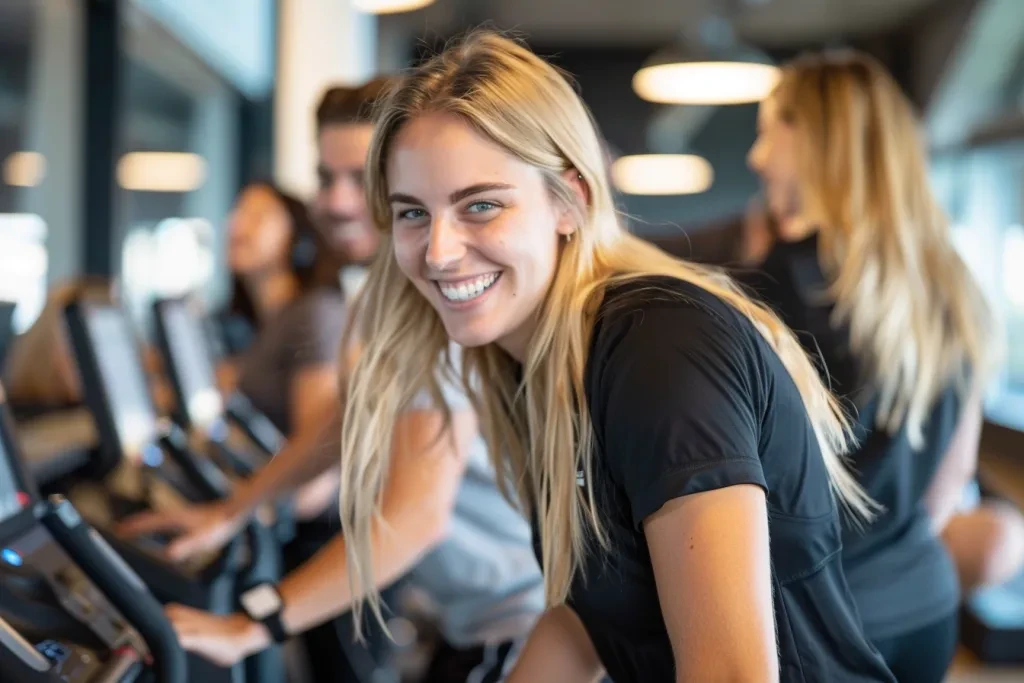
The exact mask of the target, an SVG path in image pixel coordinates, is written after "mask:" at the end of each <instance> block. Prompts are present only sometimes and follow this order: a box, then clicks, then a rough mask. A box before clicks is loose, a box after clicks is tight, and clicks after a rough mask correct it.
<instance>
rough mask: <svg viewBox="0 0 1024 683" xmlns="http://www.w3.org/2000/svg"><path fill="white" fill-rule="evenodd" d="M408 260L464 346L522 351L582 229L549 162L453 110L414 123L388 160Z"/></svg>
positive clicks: (399, 249)
mask: <svg viewBox="0 0 1024 683" xmlns="http://www.w3.org/2000/svg"><path fill="white" fill-rule="evenodd" d="M387 185H388V188H389V191H390V193H391V194H390V197H389V201H390V204H391V210H392V215H393V226H392V227H393V230H394V249H395V259H396V261H397V263H398V266H399V268H401V270H402V272H403V273H404V274H405V276H406V277H408V278H409V280H410V281H412V282H413V284H415V285H416V288H417V289H419V291H420V293H421V294H422V295H423V296H424V297H425V298H426V299H427V301H429V302H430V304H431V305H432V306H433V307H434V308H435V309H436V310H437V312H438V314H439V315H440V316H441V320H442V321H443V323H444V326H445V329H446V330H447V331H448V335H449V337H451V339H452V340H454V341H455V342H456V343H458V344H460V345H462V346H469V347H473V346H481V345H484V344H489V343H491V342H496V343H498V344H499V345H501V346H502V347H503V348H504V349H505V350H506V351H508V352H509V353H510V354H511V355H512V356H513V357H514V358H517V359H519V360H523V359H524V358H525V354H526V350H527V348H528V346H529V342H530V338H531V336H532V334H533V330H534V327H535V325H536V321H537V317H538V312H539V309H540V307H541V306H542V304H543V302H544V298H545V296H546V294H547V291H548V288H549V287H550V285H551V282H552V280H553V278H554V275H555V268H556V267H557V263H558V257H559V252H560V240H561V239H562V237H563V236H565V235H569V234H571V233H572V232H573V230H575V227H576V226H575V224H574V223H573V221H572V219H571V216H572V214H571V212H570V211H569V210H568V209H567V208H565V207H563V206H562V205H561V204H560V203H558V202H555V201H554V200H553V199H552V197H551V195H550V193H549V191H548V189H547V187H546V186H545V183H544V179H543V176H542V175H541V172H540V171H539V170H538V169H537V168H535V167H534V166H531V165H529V164H527V163H525V162H523V161H521V160H520V159H518V158H516V157H514V156H512V155H511V154H509V153H508V152H506V151H505V150H504V149H502V148H501V147H499V146H497V145H496V144H494V143H492V142H491V141H489V140H487V139H486V138H484V137H482V136H481V135H479V134H478V133H477V132H476V131H474V130H473V129H472V128H471V127H470V126H468V125H467V124H466V123H464V122H463V120H462V119H460V118H458V117H455V116H451V115H444V114H434V115H429V116H424V117H421V118H418V119H414V120H413V121H411V122H409V123H407V124H406V125H405V126H404V127H403V128H402V129H401V130H400V131H399V133H398V134H397V136H396V137H395V140H394V141H393V145H392V148H391V153H390V156H389V158H388V164H387Z"/></svg>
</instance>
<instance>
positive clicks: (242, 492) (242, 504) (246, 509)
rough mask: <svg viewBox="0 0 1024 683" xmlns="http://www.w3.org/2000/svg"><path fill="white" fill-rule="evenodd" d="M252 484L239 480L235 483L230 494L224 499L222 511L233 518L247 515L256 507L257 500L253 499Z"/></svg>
mask: <svg viewBox="0 0 1024 683" xmlns="http://www.w3.org/2000/svg"><path fill="white" fill-rule="evenodd" d="M253 498H255V496H254V495H253V491H252V486H251V484H250V482H241V483H239V484H237V485H236V487H235V490H234V491H232V493H231V495H230V496H228V497H227V498H226V499H225V500H224V503H223V504H224V511H225V512H226V513H227V515H228V516H229V517H231V518H233V519H236V520H237V519H241V518H243V517H247V516H249V515H250V514H251V513H252V511H253V510H254V509H255V508H256V507H257V505H258V503H259V501H255V502H254V501H253Z"/></svg>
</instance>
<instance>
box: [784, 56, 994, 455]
mask: <svg viewBox="0 0 1024 683" xmlns="http://www.w3.org/2000/svg"><path fill="white" fill-rule="evenodd" d="M771 97H772V98H773V99H774V100H775V102H776V104H777V105H778V112H779V116H780V118H781V120H782V121H784V122H786V123H788V124H790V125H792V126H793V127H794V129H795V131H796V139H797V143H796V146H797V149H796V159H797V182H798V184H799V188H800V202H801V211H802V218H803V219H804V220H805V221H807V222H808V223H809V224H811V225H816V226H818V228H819V245H820V246H819V257H820V259H821V262H822V266H823V268H824V269H825V271H826V272H827V273H828V274H829V275H830V276H831V278H832V283H831V289H830V291H829V295H830V296H831V297H832V298H833V299H834V301H835V304H836V305H835V319H834V321H833V322H834V324H836V325H837V326H842V325H845V326H847V327H848V328H849V334H850V345H851V349H852V350H853V353H854V356H855V357H856V358H858V359H859V360H860V361H861V363H862V364H863V366H864V367H863V371H864V372H865V375H866V376H865V377H864V378H863V379H864V380H865V381H866V382H867V383H868V384H869V385H870V386H872V387H875V388H877V389H878V390H879V400H878V413H877V415H876V419H877V422H878V424H879V426H880V427H882V428H884V429H885V430H886V431H888V432H889V433H895V432H896V431H898V430H900V429H901V428H903V426H904V425H906V427H907V434H908V437H909V439H910V442H911V444H912V445H913V446H914V447H916V448H919V447H920V446H922V445H923V434H922V428H923V424H924V421H925V420H926V419H927V417H928V413H929V411H930V409H931V407H932V405H933V404H934V402H935V400H936V399H937V397H938V395H939V394H940V393H941V392H942V391H944V390H945V389H946V387H948V386H949V384H950V382H951V381H954V382H956V383H957V384H958V386H959V387H960V388H961V389H962V390H964V391H977V390H978V389H980V387H981V385H982V384H983V383H984V382H985V381H986V380H987V378H988V376H989V373H990V370H991V369H992V368H993V366H994V361H995V359H996V357H997V353H996V349H995V348H993V347H994V345H993V341H994V340H995V339H997V338H998V334H997V333H996V331H995V330H994V327H995V320H994V318H993V315H992V312H991V309H990V307H989V305H988V303H987V302H986V300H985V296H984V294H983V293H982V290H981V288H980V287H979V286H978V284H977V283H976V282H975V280H974V278H973V277H972V276H971V274H970V272H969V271H968V269H967V266H966V265H965V264H964V262H963V261H962V260H961V258H960V256H959V255H958V254H957V252H956V249H955V247H954V245H953V242H952V239H951V236H950V230H949V225H948V222H947V219H946V216H945V215H944V213H943V211H942V209H941V208H940V207H939V205H938V202H937V201H936V199H935V197H934V195H933V194H932V191H931V188H930V184H929V181H928V171H927V155H926V152H925V148H924V144H923V141H922V136H921V132H920V131H919V130H918V126H917V120H916V118H915V116H914V113H913V109H912V107H911V105H910V103H909V101H908V100H907V98H906V97H905V96H904V95H903V93H902V92H901V91H900V88H899V86H898V85H897V84H896V82H895V81H894V80H893V79H892V77H891V76H890V75H889V74H888V72H887V71H886V70H885V68H884V67H883V66H882V65H881V64H879V63H878V62H877V61H875V60H874V59H872V58H871V57H869V56H867V55H864V54H860V53H857V52H853V51H841V52H832V53H823V54H817V55H807V56H804V57H801V58H799V59H797V60H795V61H793V62H791V63H790V64H788V65H786V66H785V67H784V68H783V69H782V78H781V80H780V81H779V84H778V85H777V87H776V89H775V91H774V93H773V94H772V96H771Z"/></svg>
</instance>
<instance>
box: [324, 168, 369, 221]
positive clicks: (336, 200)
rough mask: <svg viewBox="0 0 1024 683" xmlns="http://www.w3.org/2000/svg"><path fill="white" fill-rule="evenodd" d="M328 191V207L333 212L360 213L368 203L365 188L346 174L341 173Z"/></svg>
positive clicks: (337, 213) (340, 213)
mask: <svg viewBox="0 0 1024 683" xmlns="http://www.w3.org/2000/svg"><path fill="white" fill-rule="evenodd" d="M327 193H328V195H327V207H328V209H329V210H330V212H331V213H332V214H336V215H342V216H354V215H359V214H361V213H362V211H363V208H364V207H365V205H366V199H365V197H364V195H363V188H362V187H361V186H360V185H359V183H357V182H355V181H354V180H353V179H352V178H350V177H349V176H348V175H346V174H340V177H339V178H338V179H337V180H335V181H334V182H333V183H332V184H331V187H330V189H328V190H327Z"/></svg>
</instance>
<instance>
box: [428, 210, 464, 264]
mask: <svg viewBox="0 0 1024 683" xmlns="http://www.w3.org/2000/svg"><path fill="white" fill-rule="evenodd" d="M465 255H466V245H465V242H464V241H463V235H462V230H461V229H460V228H459V226H458V225H455V224H454V223H453V222H452V221H449V220H447V219H446V218H445V217H443V216H441V217H438V218H436V219H435V220H434V221H433V223H432V224H431V226H430V242H429V243H428V244H427V254H426V261H427V265H428V266H429V267H430V268H431V269H432V270H438V271H444V270H448V269H450V268H451V267H452V265H453V264H456V263H458V262H459V261H460V260H461V259H462V257H463V256H465Z"/></svg>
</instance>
